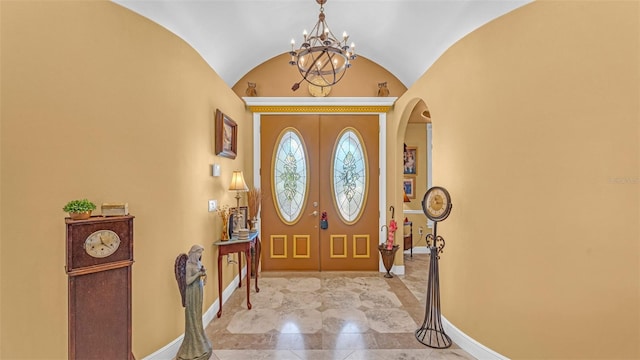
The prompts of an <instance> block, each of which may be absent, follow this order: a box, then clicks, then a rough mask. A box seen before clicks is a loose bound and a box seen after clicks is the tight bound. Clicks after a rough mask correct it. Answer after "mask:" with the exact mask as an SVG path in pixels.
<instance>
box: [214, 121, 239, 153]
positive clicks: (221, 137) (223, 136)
mask: <svg viewBox="0 0 640 360" xmlns="http://www.w3.org/2000/svg"><path fill="white" fill-rule="evenodd" d="M215 137H216V139H215V145H216V146H215V149H216V155H218V156H223V157H227V158H230V159H235V158H236V155H237V154H238V124H236V122H235V121H233V120H232V119H231V118H230V117H228V116H227V115H225V114H224V113H222V111H220V109H216V134H215Z"/></svg>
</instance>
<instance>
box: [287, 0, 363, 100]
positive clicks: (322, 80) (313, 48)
mask: <svg viewBox="0 0 640 360" xmlns="http://www.w3.org/2000/svg"><path fill="white" fill-rule="evenodd" d="M316 2H317V3H318V4H319V5H320V15H318V22H317V23H316V24H315V26H314V27H313V29H311V32H310V33H307V30H305V31H304V32H303V33H302V36H303V38H304V40H303V42H302V45H301V46H300V48H299V49H297V50H296V49H295V45H296V42H295V40H294V39H291V51H290V52H289V54H291V60H289V64H290V65H294V66H297V68H298V71H300V75H302V80H300V81H299V82H297V83H295V84H293V86H292V87H291V90H293V91H296V90H298V88H299V87H300V83H302V81H307V82H308V83H310V84H313V85H316V86H331V85H334V84H336V83H337V82H338V81H340V79H342V77H343V76H344V74H345V73H346V72H347V69H348V68H349V67H351V60H354V59H355V58H356V54H355V45H354V43H351V45H350V46H348V45H347V41H348V40H349V35H347V32H346V31H345V32H343V33H342V40H338V39H337V38H336V36H335V35H333V33H332V32H331V30H330V29H329V26H328V25H327V22H326V21H325V16H324V7H323V5H324V4H326V2H327V0H316Z"/></svg>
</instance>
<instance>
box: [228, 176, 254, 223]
mask: <svg viewBox="0 0 640 360" xmlns="http://www.w3.org/2000/svg"><path fill="white" fill-rule="evenodd" d="M229 191H235V192H236V214H240V193H241V192H247V191H249V187H248V186H247V183H245V182H244V176H243V175H242V171H237V170H236V171H234V172H233V175H232V177H231V185H229Z"/></svg>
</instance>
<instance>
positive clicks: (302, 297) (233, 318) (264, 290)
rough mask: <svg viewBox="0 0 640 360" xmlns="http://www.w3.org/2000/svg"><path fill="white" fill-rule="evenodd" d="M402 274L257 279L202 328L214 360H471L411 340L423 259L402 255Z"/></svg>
mask: <svg viewBox="0 0 640 360" xmlns="http://www.w3.org/2000/svg"><path fill="white" fill-rule="evenodd" d="M404 256H405V272H406V274H405V275H402V276H395V275H394V277H393V278H392V279H386V278H384V276H383V274H382V273H378V272H261V273H260V278H259V280H258V286H259V287H260V292H259V293H256V292H255V288H254V287H253V285H254V283H253V282H252V288H251V304H252V305H253V306H252V309H251V310H247V306H246V289H245V288H244V286H246V283H245V282H244V281H243V284H242V288H241V289H236V290H235V291H234V293H233V295H232V296H231V298H230V299H229V301H227V303H225V304H224V306H223V312H222V317H220V318H219V319H218V318H216V319H214V321H212V322H211V323H210V324H209V326H207V328H206V332H207V335H208V336H209V338H210V339H211V343H212V345H213V349H214V350H213V355H212V356H211V359H212V360H232V359H233V360H240V359H242V360H244V359H247V360H249V359H251V360H254V359H261V360H262V359H264V360H267V359H269V360H300V359H310V360H311V359H314V360H315V359H317V360H377V359H380V360H382V359H384V360H391V359H404V360H410V359H421V360H424V359H429V360H437V359H458V360H466V359H474V358H473V357H472V356H471V355H469V354H468V353H467V352H465V351H464V350H462V349H460V348H459V347H457V346H456V345H455V344H453V345H452V346H451V347H450V348H449V349H443V350H440V349H432V348H429V347H427V346H425V345H423V344H421V343H420V342H418V341H417V340H416V338H415V331H416V330H417V329H418V328H419V327H420V325H421V324H422V322H423V320H424V313H425V299H424V298H425V293H426V287H427V271H428V269H429V255H428V254H414V255H413V258H411V257H410V256H409V255H407V254H405V255H404Z"/></svg>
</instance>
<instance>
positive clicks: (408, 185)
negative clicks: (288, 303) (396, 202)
mask: <svg viewBox="0 0 640 360" xmlns="http://www.w3.org/2000/svg"><path fill="white" fill-rule="evenodd" d="M402 188H403V189H404V193H405V194H407V197H408V198H409V199H415V198H416V178H413V177H410V178H404V180H403V181H402Z"/></svg>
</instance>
